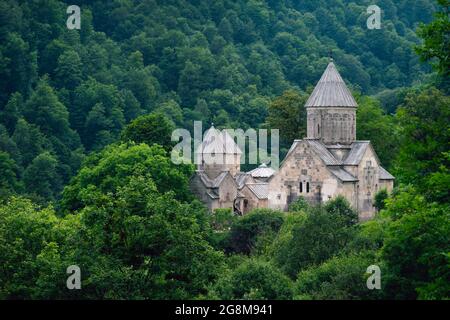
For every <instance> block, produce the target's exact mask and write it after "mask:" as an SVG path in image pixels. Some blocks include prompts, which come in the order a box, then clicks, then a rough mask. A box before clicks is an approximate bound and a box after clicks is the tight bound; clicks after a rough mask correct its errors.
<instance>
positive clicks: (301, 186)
mask: <svg viewBox="0 0 450 320" xmlns="http://www.w3.org/2000/svg"><path fill="white" fill-rule="evenodd" d="M302 192H303V182H300V193H302Z"/></svg>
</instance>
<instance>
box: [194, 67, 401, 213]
mask: <svg viewBox="0 0 450 320" xmlns="http://www.w3.org/2000/svg"><path fill="white" fill-rule="evenodd" d="M305 107H306V109H307V137H306V138H304V139H301V140H300V139H299V140H295V141H294V142H293V144H292V146H291V148H290V150H289V151H288V153H287V155H286V157H285V159H284V160H283V161H282V162H281V164H280V168H278V170H273V169H272V168H270V167H268V166H267V165H265V164H262V165H261V166H260V167H258V168H256V169H254V170H252V171H250V172H247V173H246V172H240V158H241V155H242V151H241V150H240V149H239V147H238V146H237V145H236V143H235V142H234V139H233V138H232V137H231V136H230V135H229V134H228V133H227V132H226V131H222V132H221V131H219V130H217V129H215V128H214V127H213V126H212V127H211V128H210V129H209V130H208V131H207V132H206V134H205V137H204V139H203V142H202V144H201V146H200V147H199V149H198V150H196V157H197V159H199V162H198V163H199V165H198V170H197V171H196V173H195V175H194V176H193V177H192V179H191V188H192V190H193V191H194V193H195V194H197V195H198V197H199V198H200V199H201V200H202V201H203V202H204V203H205V204H206V205H207V206H208V208H209V209H210V210H211V211H213V210H215V209H217V208H233V210H234V211H235V212H236V213H237V214H245V213H247V212H248V211H250V210H252V209H254V208H272V209H278V210H287V209H288V207H289V205H290V203H292V202H293V201H295V200H296V199H297V198H298V197H300V196H302V197H304V198H305V199H306V200H308V201H309V202H310V203H324V202H326V201H328V200H330V199H332V198H334V197H336V196H337V195H342V196H344V197H345V198H346V199H347V200H348V201H349V202H350V204H351V205H352V207H353V208H355V209H356V210H357V211H358V213H359V217H360V220H367V219H370V218H371V217H373V215H374V213H375V208H374V206H373V199H374V196H375V194H376V192H377V191H379V190H380V189H387V190H388V191H392V188H393V185H394V177H393V176H392V175H391V174H390V173H389V172H387V171H386V170H385V169H384V168H383V167H382V166H381V163H380V160H379V159H378V157H377V155H376V152H375V150H374V149H373V147H372V145H371V143H370V141H358V140H356V108H357V103H356V101H355V99H354V98H353V96H352V94H351V92H350V91H349V90H348V88H347V86H346V85H345V82H344V81H343V79H342V78H341V76H340V74H339V72H338V71H337V69H336V67H335V65H334V63H333V61H330V63H329V64H328V67H327V68H326V70H325V72H324V73H323V75H322V77H321V79H320V80H319V82H318V84H317V85H316V87H315V89H314V91H313V92H312V94H311V96H310V97H309V99H308V101H307V102H306V105H305ZM205 159H207V160H208V161H205ZM224 159H225V160H226V161H222V160H224Z"/></svg>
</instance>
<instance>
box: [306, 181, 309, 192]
mask: <svg viewBox="0 0 450 320" xmlns="http://www.w3.org/2000/svg"><path fill="white" fill-rule="evenodd" d="M306 193H309V182H307V183H306Z"/></svg>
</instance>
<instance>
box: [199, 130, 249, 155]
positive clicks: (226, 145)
mask: <svg viewBox="0 0 450 320" xmlns="http://www.w3.org/2000/svg"><path fill="white" fill-rule="evenodd" d="M196 153H203V154H205V153H208V154H209V153H210V154H213V153H215V154H242V151H241V149H240V148H239V146H238V145H237V144H236V142H235V141H234V139H233V137H231V135H230V134H229V133H228V131H227V130H218V129H216V128H214V126H213V125H212V126H211V128H209V129H208V130H207V131H206V132H205V135H204V137H203V141H202V143H201V144H200V145H199V146H198V148H197V150H196Z"/></svg>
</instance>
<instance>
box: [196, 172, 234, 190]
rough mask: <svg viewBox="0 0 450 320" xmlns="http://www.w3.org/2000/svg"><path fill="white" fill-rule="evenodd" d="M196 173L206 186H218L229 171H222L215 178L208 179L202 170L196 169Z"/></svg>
mask: <svg viewBox="0 0 450 320" xmlns="http://www.w3.org/2000/svg"><path fill="white" fill-rule="evenodd" d="M196 173H197V174H198V176H199V177H200V179H201V181H202V182H203V184H204V185H205V187H207V188H219V187H220V185H221V184H222V182H223V181H224V179H225V177H226V176H227V175H231V174H230V172H229V171H223V172H221V173H220V174H219V175H218V176H217V177H216V178H214V179H210V178H209V177H208V175H207V174H206V173H205V172H204V171H196Z"/></svg>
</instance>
